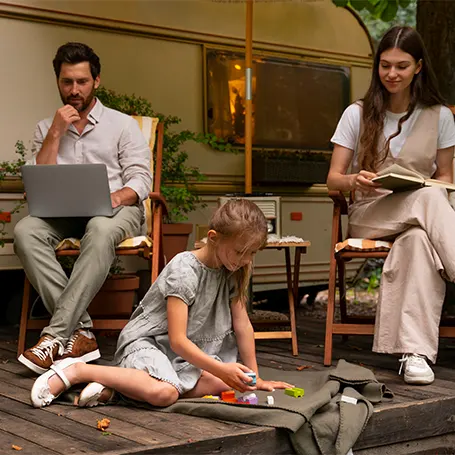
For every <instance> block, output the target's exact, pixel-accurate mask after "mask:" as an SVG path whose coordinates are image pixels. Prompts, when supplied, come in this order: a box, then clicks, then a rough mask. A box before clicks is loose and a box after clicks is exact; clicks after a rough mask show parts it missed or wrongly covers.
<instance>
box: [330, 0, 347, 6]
mask: <svg viewBox="0 0 455 455" xmlns="http://www.w3.org/2000/svg"><path fill="white" fill-rule="evenodd" d="M332 1H333V3H335V5H336V6H346V5H347V4H348V0H332Z"/></svg>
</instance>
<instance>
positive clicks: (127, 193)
mask: <svg viewBox="0 0 455 455" xmlns="http://www.w3.org/2000/svg"><path fill="white" fill-rule="evenodd" d="M137 198H138V196H137V194H136V192H135V191H134V190H132V189H131V188H129V187H127V186H125V187H124V188H122V189H121V190H117V191H114V192H113V193H111V202H112V208H113V209H115V208H116V207H118V206H119V205H133V204H136V202H137Z"/></svg>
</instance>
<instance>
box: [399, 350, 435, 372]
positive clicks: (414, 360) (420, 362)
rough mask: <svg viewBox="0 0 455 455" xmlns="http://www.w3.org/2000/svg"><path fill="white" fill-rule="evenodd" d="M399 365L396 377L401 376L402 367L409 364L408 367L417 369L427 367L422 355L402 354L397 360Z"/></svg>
mask: <svg viewBox="0 0 455 455" xmlns="http://www.w3.org/2000/svg"><path fill="white" fill-rule="evenodd" d="M399 362H400V363H401V365H400V369H399V370H398V375H400V374H401V370H402V369H403V365H404V364H405V363H407V362H409V365H410V366H414V367H418V368H425V367H426V366H428V363H427V359H426V357H425V356H424V355H420V354H403V357H402V358H401V359H399Z"/></svg>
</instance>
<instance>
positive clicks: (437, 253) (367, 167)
mask: <svg viewBox="0 0 455 455" xmlns="http://www.w3.org/2000/svg"><path fill="white" fill-rule="evenodd" d="M332 142H333V143H334V144H335V148H334V151H333V156H332V162H331V167H330V172H329V175H328V178H327V186H328V187H329V189H333V190H341V191H355V193H354V203H353V204H351V206H350V210H349V235H350V236H351V237H361V238H373V239H378V238H390V239H394V244H393V246H392V249H391V251H390V254H389V255H388V258H387V260H386V261H385V263H384V268H383V274H382V280H381V290H380V298H379V302H378V308H377V314H376V327H375V335H374V344H373V351H375V352H382V353H399V354H402V358H401V360H400V362H401V367H400V371H399V373H401V369H402V367H404V380H405V381H406V382H407V383H410V384H430V383H431V382H433V380H434V374H433V371H432V370H431V368H430V366H429V365H428V361H430V362H433V363H434V362H435V361H436V354H437V348H438V336H439V321H440V317H441V310H442V304H443V300H444V294H445V288H446V286H445V281H444V279H443V277H442V276H441V275H442V274H443V276H444V278H447V279H449V280H450V281H454V280H455V238H454V235H453V230H454V226H455V212H454V211H453V209H452V207H451V206H450V204H449V201H448V198H447V192H446V190H445V189H441V188H422V189H419V190H416V191H407V192H402V193H391V192H390V191H386V190H384V189H380V188H379V185H378V184H375V183H374V182H372V179H373V178H374V177H376V175H377V174H376V173H377V172H378V171H380V170H382V169H385V168H387V167H389V166H390V165H392V164H394V163H396V164H398V165H400V166H402V167H404V168H407V169H409V170H412V171H414V172H418V173H419V174H421V175H422V176H423V177H424V178H431V177H432V178H435V179H439V180H442V181H445V182H452V181H453V170H452V159H453V154H454V145H455V126H454V122H453V117H452V113H451V112H450V110H449V109H448V108H447V107H445V106H444V105H443V100H442V98H441V96H440V94H439V92H438V89H437V86H436V78H435V76H434V73H433V71H432V69H431V65H430V60H429V58H428V54H427V52H426V50H425V47H424V44H423V42H422V39H421V37H420V35H419V34H418V33H417V32H416V31H415V30H414V29H412V28H411V27H400V26H397V27H393V28H392V29H390V30H389V31H388V32H387V33H386V34H385V35H384V37H383V38H382V40H381V42H380V44H379V47H378V51H377V53H376V56H375V59H374V65H373V73H372V78H371V84H370V88H369V89H368V91H367V93H366V95H365V98H364V99H363V101H362V102H357V103H355V104H352V105H351V106H349V107H348V108H347V109H346V111H345V112H344V114H343V116H342V118H341V120H340V122H339V124H338V127H337V129H336V131H335V134H334V136H333V138H332ZM350 165H352V168H351V169H352V173H351V174H347V170H348V168H349V166H350Z"/></svg>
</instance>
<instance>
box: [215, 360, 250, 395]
mask: <svg viewBox="0 0 455 455" xmlns="http://www.w3.org/2000/svg"><path fill="white" fill-rule="evenodd" d="M252 372H253V371H252V370H250V369H249V368H248V367H246V366H245V365H242V364H241V363H223V364H222V365H221V366H220V373H219V374H217V376H218V377H219V378H220V379H221V380H222V381H223V382H224V383H225V384H227V385H228V386H229V387H232V388H233V389H235V390H237V391H239V392H242V393H243V392H250V391H253V390H256V387H252V386H249V385H248V384H246V383H247V382H250V380H251V379H250V377H249V376H247V375H246V374H245V373H252Z"/></svg>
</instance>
